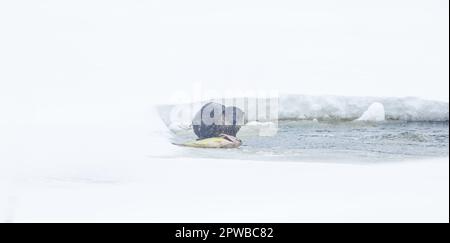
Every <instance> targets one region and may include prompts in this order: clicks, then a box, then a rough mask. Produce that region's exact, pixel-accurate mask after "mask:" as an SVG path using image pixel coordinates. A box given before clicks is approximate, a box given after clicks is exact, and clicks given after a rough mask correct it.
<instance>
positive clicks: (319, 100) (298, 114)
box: [158, 95, 449, 131]
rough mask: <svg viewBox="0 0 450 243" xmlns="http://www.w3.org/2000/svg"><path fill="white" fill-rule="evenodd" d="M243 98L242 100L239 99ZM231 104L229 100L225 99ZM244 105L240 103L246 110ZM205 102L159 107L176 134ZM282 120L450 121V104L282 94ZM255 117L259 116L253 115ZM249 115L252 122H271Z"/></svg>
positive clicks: (399, 99) (413, 99)
mask: <svg viewBox="0 0 450 243" xmlns="http://www.w3.org/2000/svg"><path fill="white" fill-rule="evenodd" d="M238 99H242V98H238ZM225 101H226V102H229V100H225ZM256 103H257V102H253V103H252V102H248V103H247V105H248V107H247V108H248V109H247V110H254V109H255V104H256ZM242 104H244V103H243V102H241V103H238V104H236V106H238V107H239V108H241V109H243V110H245V107H244V105H242ZM201 106H202V103H201V102H196V103H191V104H180V105H165V106H159V108H158V111H159V114H160V117H161V118H162V120H163V121H164V123H165V124H166V125H167V126H168V127H169V128H170V130H172V131H179V130H185V129H189V128H190V125H191V121H192V117H193V116H194V114H195V113H196V112H197V111H198V109H200V107H201ZM276 108H277V110H278V116H277V117H278V119H281V120H343V121H350V120H356V119H359V120H374V121H380V120H384V119H386V120H401V121H448V120H449V105H448V102H440V101H432V100H423V99H419V98H413V97H407V98H394V97H387V98H377V97H348V96H308V95H281V96H280V97H279V98H278V107H276ZM252 114H255V113H252ZM252 114H248V115H249V116H248V117H247V118H248V120H249V121H256V120H258V121H259V122H268V120H264V119H262V120H261V119H256V117H255V116H254V115H252Z"/></svg>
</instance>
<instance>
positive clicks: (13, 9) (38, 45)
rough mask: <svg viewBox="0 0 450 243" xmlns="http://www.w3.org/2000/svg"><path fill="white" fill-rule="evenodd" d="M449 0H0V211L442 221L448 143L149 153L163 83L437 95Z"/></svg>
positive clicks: (39, 216)
mask: <svg viewBox="0 0 450 243" xmlns="http://www.w3.org/2000/svg"><path fill="white" fill-rule="evenodd" d="M448 66H449V3H448V1H446V0H389V1H387V0H380V1H359V0H358V1H357V0H342V1H331V0H321V1H284V0H281V1H261V0H258V1H257V0H240V1H234V0H230V1H206V0H204V1H196V0H193V1H181V0H180V1H170V0H167V1H138V0H130V1H106V0H104V1H100V0H90V1H85V0H80V1H56V0H47V1H45V0H42V1H31V0H28V1H25V0H17V1H7V0H2V1H0V221H8V222H9V221H12V222H18V221H19V222H20V221H151V222H153V221H187V222H188V221H202V222H209V221H216V222H217V221H245V222H252V221H295V222H297V221H446V222H448V216H449V211H448V208H449V207H448V206H449V194H448V193H449V188H448V186H449V172H448V171H449V168H448V159H442V160H433V161H411V162H402V163H400V162H399V163H384V164H380V165H355V164H353V163H351V162H349V163H348V164H333V163H323V164H321V163H308V162H307V161H299V162H289V163H288V162H283V163H279V162H277V161H273V162H260V161H236V160H234V161H229V160H193V159H184V158H178V159H161V158H158V156H160V155H163V156H164V155H167V154H171V153H173V152H174V150H176V149H175V148H173V147H172V146H170V145H169V144H168V142H167V140H166V139H165V137H164V131H165V128H164V126H163V125H162V123H161V121H160V120H158V119H157V117H156V115H155V114H154V113H153V110H152V105H154V104H162V103H166V102H169V97H170V96H171V95H172V94H173V92H174V91H176V90H187V91H190V90H191V88H192V86H193V84H194V83H195V82H202V84H203V86H205V88H207V89H208V88H210V89H212V88H214V89H225V88H230V87H231V88H232V89H234V88H238V89H243V90H245V89H248V90H254V89H266V90H270V89H277V90H279V91H280V92H289V93H300V94H308V95H323V94H332V95H345V96H350V95H352V96H353V95H356V96H395V97H404V96H414V97H420V98H425V99H433V100H441V101H445V102H448V99H449V96H448V89H449V83H448V80H449V69H448Z"/></svg>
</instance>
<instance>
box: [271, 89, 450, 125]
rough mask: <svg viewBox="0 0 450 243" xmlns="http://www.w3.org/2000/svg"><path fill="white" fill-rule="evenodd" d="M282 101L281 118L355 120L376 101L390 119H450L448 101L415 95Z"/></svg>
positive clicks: (301, 97)
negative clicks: (413, 96) (415, 96)
mask: <svg viewBox="0 0 450 243" xmlns="http://www.w3.org/2000/svg"><path fill="white" fill-rule="evenodd" d="M279 101H280V112H279V117H280V119H320V120H354V119H358V118H360V117H361V116H362V115H363V114H364V112H366V111H367V108H368V107H369V106H371V105H372V104H374V103H375V104H381V105H382V106H384V110H385V116H386V119H387V120H402V121H448V117H449V106H448V103H447V102H439V101H431V100H423V99H419V98H412V97H407V98H393V97H388V98H376V97H346V96H307V95H286V96H281V97H280V99H279ZM376 107H380V106H379V105H376V106H375V107H374V108H376ZM380 112H381V109H380Z"/></svg>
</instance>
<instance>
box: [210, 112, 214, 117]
mask: <svg viewBox="0 0 450 243" xmlns="http://www.w3.org/2000/svg"><path fill="white" fill-rule="evenodd" d="M209 117H210V118H214V110H212V111H211V113H209Z"/></svg>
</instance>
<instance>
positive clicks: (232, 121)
mask: <svg viewBox="0 0 450 243" xmlns="http://www.w3.org/2000/svg"><path fill="white" fill-rule="evenodd" d="M244 116H245V113H244V112H243V111H242V110H241V109H239V108H237V107H235V106H229V107H226V106H224V105H222V104H219V103H214V102H210V103H207V104H205V105H204V106H203V107H202V108H201V109H200V110H199V111H198V112H197V114H196V115H195V117H194V119H193V120H192V127H193V129H194V133H195V135H197V137H198V139H205V138H213V137H220V136H221V135H223V134H225V135H228V136H233V137H236V135H237V133H238V132H239V130H240V128H241V126H242V125H244V123H245V117H244Z"/></svg>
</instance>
